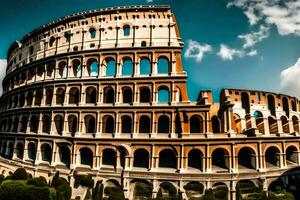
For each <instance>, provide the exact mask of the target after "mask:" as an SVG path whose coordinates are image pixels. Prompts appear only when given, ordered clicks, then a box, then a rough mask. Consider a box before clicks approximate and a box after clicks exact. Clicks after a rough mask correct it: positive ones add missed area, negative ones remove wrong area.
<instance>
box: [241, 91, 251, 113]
mask: <svg viewBox="0 0 300 200" xmlns="http://www.w3.org/2000/svg"><path fill="white" fill-rule="evenodd" d="M241 100H242V108H244V109H245V111H246V114H249V113H250V100H249V95H248V93H247V92H242V93H241Z"/></svg>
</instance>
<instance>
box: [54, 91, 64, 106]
mask: <svg viewBox="0 0 300 200" xmlns="http://www.w3.org/2000/svg"><path fill="white" fill-rule="evenodd" d="M65 94H66V92H65V90H64V89H63V88H58V89H57V90H56V104H64V102H65Z"/></svg>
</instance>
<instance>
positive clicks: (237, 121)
mask: <svg viewBox="0 0 300 200" xmlns="http://www.w3.org/2000/svg"><path fill="white" fill-rule="evenodd" d="M233 118H234V124H235V132H236V133H241V132H242V122H241V118H240V116H239V115H238V114H236V113H234V114H233Z"/></svg>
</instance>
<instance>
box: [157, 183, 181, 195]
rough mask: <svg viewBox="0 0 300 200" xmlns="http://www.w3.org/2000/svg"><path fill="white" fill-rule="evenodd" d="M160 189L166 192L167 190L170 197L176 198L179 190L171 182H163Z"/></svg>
mask: <svg viewBox="0 0 300 200" xmlns="http://www.w3.org/2000/svg"><path fill="white" fill-rule="evenodd" d="M160 187H162V188H163V189H164V190H167V191H168V192H169V195H170V196H176V194H177V190H176V188H175V187H174V186H173V185H172V183H169V182H163V183H162V184H161V185H160Z"/></svg>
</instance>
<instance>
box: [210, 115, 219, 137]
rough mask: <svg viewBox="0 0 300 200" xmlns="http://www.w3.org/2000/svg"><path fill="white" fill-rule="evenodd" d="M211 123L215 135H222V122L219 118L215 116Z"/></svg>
mask: <svg viewBox="0 0 300 200" xmlns="http://www.w3.org/2000/svg"><path fill="white" fill-rule="evenodd" d="M211 123H212V131H213V133H220V132H221V131H220V120H219V117H218V116H216V115H214V116H213V117H212V118H211Z"/></svg>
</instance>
